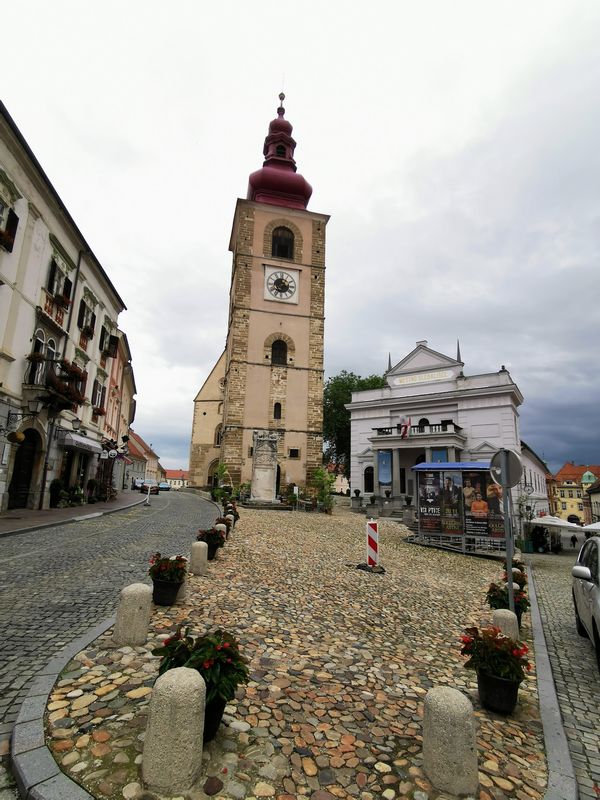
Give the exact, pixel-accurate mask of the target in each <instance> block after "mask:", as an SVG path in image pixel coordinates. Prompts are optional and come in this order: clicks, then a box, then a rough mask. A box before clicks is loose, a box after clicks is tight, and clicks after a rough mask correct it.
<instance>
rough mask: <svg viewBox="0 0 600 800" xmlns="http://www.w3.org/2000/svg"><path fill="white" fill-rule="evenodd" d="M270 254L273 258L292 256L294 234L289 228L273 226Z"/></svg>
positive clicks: (290, 257)
mask: <svg viewBox="0 0 600 800" xmlns="http://www.w3.org/2000/svg"><path fill="white" fill-rule="evenodd" d="M271 255H272V256H273V258H289V259H292V258H294V234H293V233H292V232H291V230H290V229H289V228H284V227H279V228H275V230H274V231H273V237H272V240H271Z"/></svg>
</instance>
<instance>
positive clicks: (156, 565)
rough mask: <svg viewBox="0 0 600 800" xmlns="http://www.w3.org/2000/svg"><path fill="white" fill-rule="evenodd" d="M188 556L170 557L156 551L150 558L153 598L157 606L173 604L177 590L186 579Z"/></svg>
mask: <svg viewBox="0 0 600 800" xmlns="http://www.w3.org/2000/svg"><path fill="white" fill-rule="evenodd" d="M186 572H187V558H184V556H173V557H172V558H168V557H167V556H163V555H161V554H160V553H154V555H153V556H152V558H151V559H150V569H149V570H148V575H150V577H151V578H152V584H153V587H154V588H153V590H152V599H153V600H154V602H155V603H156V605H157V606H171V605H173V603H174V602H175V599H176V597H177V592H178V591H179V589H180V587H181V584H182V583H183V582H184V580H185V575H186Z"/></svg>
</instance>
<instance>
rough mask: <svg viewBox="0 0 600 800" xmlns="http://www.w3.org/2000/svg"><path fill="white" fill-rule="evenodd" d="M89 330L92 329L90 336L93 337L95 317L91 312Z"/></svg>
mask: <svg viewBox="0 0 600 800" xmlns="http://www.w3.org/2000/svg"><path fill="white" fill-rule="evenodd" d="M90 328H91V329H92V336H93V335H94V330H95V329H96V315H95V314H94V312H93V311H92V316H91V317H90Z"/></svg>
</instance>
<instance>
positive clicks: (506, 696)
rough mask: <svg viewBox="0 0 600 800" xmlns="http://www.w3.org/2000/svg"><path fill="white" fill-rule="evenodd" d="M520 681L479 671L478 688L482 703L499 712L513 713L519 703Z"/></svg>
mask: <svg viewBox="0 0 600 800" xmlns="http://www.w3.org/2000/svg"><path fill="white" fill-rule="evenodd" d="M519 683H520V681H513V680H509V679H508V678H498V677H497V676H496V675H488V674H487V673H485V672H479V671H478V672H477V689H478V690H479V699H480V701H481V705H482V706H483V707H484V708H487V709H488V710H489V711H496V712H497V713H498V714H512V712H513V711H514V710H515V706H516V705H517V699H518V696H519Z"/></svg>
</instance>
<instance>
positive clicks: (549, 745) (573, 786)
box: [527, 561, 579, 800]
mask: <svg viewBox="0 0 600 800" xmlns="http://www.w3.org/2000/svg"><path fill="white" fill-rule="evenodd" d="M527 567H528V569H529V574H530V576H531V578H532V580H531V581H530V582H529V601H530V603H531V609H530V613H531V627H532V628H533V640H534V643H535V668H536V672H537V680H538V694H539V702H540V716H541V718H542V728H543V731H544V743H545V745H546V760H547V762H548V788H547V789H546V793H545V794H544V800H577V798H578V797H579V791H578V789H577V781H576V780H575V771H574V769H573V762H572V761H571V754H570V751H569V745H568V742H567V737H566V735H565V731H564V728H563V723H562V717H561V713H560V706H559V704H558V697H557V696H556V687H555V685H554V678H553V676H552V667H551V666H550V658H549V657H548V649H547V647H546V637H545V636H544V629H543V627H542V618H541V616H540V609H539V606H538V602H537V595H536V593H535V573H534V570H533V565H532V564H531V561H529V563H528V564H527Z"/></svg>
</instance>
